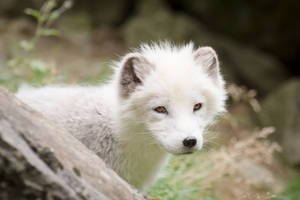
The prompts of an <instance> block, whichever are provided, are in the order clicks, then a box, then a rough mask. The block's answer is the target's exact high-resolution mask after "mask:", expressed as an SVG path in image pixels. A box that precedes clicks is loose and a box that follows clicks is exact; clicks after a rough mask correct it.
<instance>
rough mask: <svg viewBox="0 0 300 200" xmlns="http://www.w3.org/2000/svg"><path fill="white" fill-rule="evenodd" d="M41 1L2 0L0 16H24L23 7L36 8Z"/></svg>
mask: <svg viewBox="0 0 300 200" xmlns="http://www.w3.org/2000/svg"><path fill="white" fill-rule="evenodd" d="M42 3H43V1H40V0H23V1H18V0H2V1H0V16H9V17H11V16H12V17H17V16H24V9H25V8H34V9H38V8H40V7H41V5H42Z"/></svg>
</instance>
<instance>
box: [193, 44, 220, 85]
mask: <svg viewBox="0 0 300 200" xmlns="http://www.w3.org/2000/svg"><path fill="white" fill-rule="evenodd" d="M195 60H196V62H197V63H199V64H200V65H202V67H203V68H204V70H205V72H207V73H208V75H209V77H211V78H212V79H213V80H214V81H215V82H219V81H220V79H221V75H220V69H219V60H218V56H217V54H216V52H215V50H213V48H211V47H200V48H198V49H197V50H196V52H195Z"/></svg>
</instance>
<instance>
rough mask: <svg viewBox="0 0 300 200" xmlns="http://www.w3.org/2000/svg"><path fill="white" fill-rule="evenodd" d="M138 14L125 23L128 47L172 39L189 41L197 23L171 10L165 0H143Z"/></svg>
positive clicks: (125, 37)
mask: <svg viewBox="0 0 300 200" xmlns="http://www.w3.org/2000/svg"><path fill="white" fill-rule="evenodd" d="M137 10H138V11H139V12H138V15H136V16H134V17H133V18H131V19H130V20H129V21H128V22H127V23H126V24H125V25H124V31H123V32H124V39H125V43H126V45H127V46H128V47H138V46H139V45H140V43H141V42H150V41H157V40H165V39H168V40H171V41H174V42H184V41H185V42H188V41H190V40H191V39H192V35H193V33H194V31H195V27H196V26H195V25H194V24H193V22H192V21H189V19H187V18H186V16H184V15H175V14H173V13H171V12H170V10H169V9H168V8H167V6H166V5H165V4H164V2H163V1H159V0H154V1H151V0H143V1H140V4H139V6H138V9H137Z"/></svg>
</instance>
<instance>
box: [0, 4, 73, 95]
mask: <svg viewBox="0 0 300 200" xmlns="http://www.w3.org/2000/svg"><path fill="white" fill-rule="evenodd" d="M71 5H72V4H71V1H65V2H64V3H63V4H62V5H61V6H60V7H58V5H57V2H56V0H48V1H46V2H45V3H44V5H43V6H42V8H41V9H40V10H34V9H31V8H27V9H25V14H27V15H29V16H32V17H33V18H34V19H35V20H36V22H37V26H36V30H35V33H34V36H33V37H32V38H31V39H29V40H23V41H21V42H19V43H18V45H17V51H16V55H13V56H12V57H11V58H10V59H9V60H8V61H7V62H6V66H7V67H8V68H9V69H10V70H9V72H10V73H9V74H8V75H7V76H9V79H2V80H1V79H0V83H1V84H3V85H5V86H6V87H8V88H9V89H10V90H12V91H15V90H16V89H17V88H18V87H19V85H20V84H22V83H24V82H25V83H27V84H30V85H44V84H47V83H50V82H54V81H55V80H59V79H61V78H62V77H61V76H56V75H57V74H56V70H55V68H54V67H53V66H51V65H50V64H49V63H47V62H45V61H44V60H42V59H40V58H38V57H36V56H35V55H34V52H35V49H36V46H37V44H38V42H39V40H40V38H41V37H51V36H58V35H59V31H58V30H57V29H54V28H51V26H52V24H53V22H54V21H55V20H57V19H58V18H59V17H60V16H61V15H62V14H63V13H64V12H65V11H66V10H67V9H69V8H70V7H71Z"/></svg>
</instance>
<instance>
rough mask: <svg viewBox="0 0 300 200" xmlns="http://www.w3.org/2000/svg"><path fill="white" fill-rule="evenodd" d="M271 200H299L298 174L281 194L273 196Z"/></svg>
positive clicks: (299, 176)
mask: <svg viewBox="0 0 300 200" xmlns="http://www.w3.org/2000/svg"><path fill="white" fill-rule="evenodd" d="M272 200H300V174H298V175H295V178H292V179H291V180H290V182H289V183H288V184H287V187H286V189H285V192H284V193H283V194H281V195H275V197H274V198H273V199H272Z"/></svg>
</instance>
